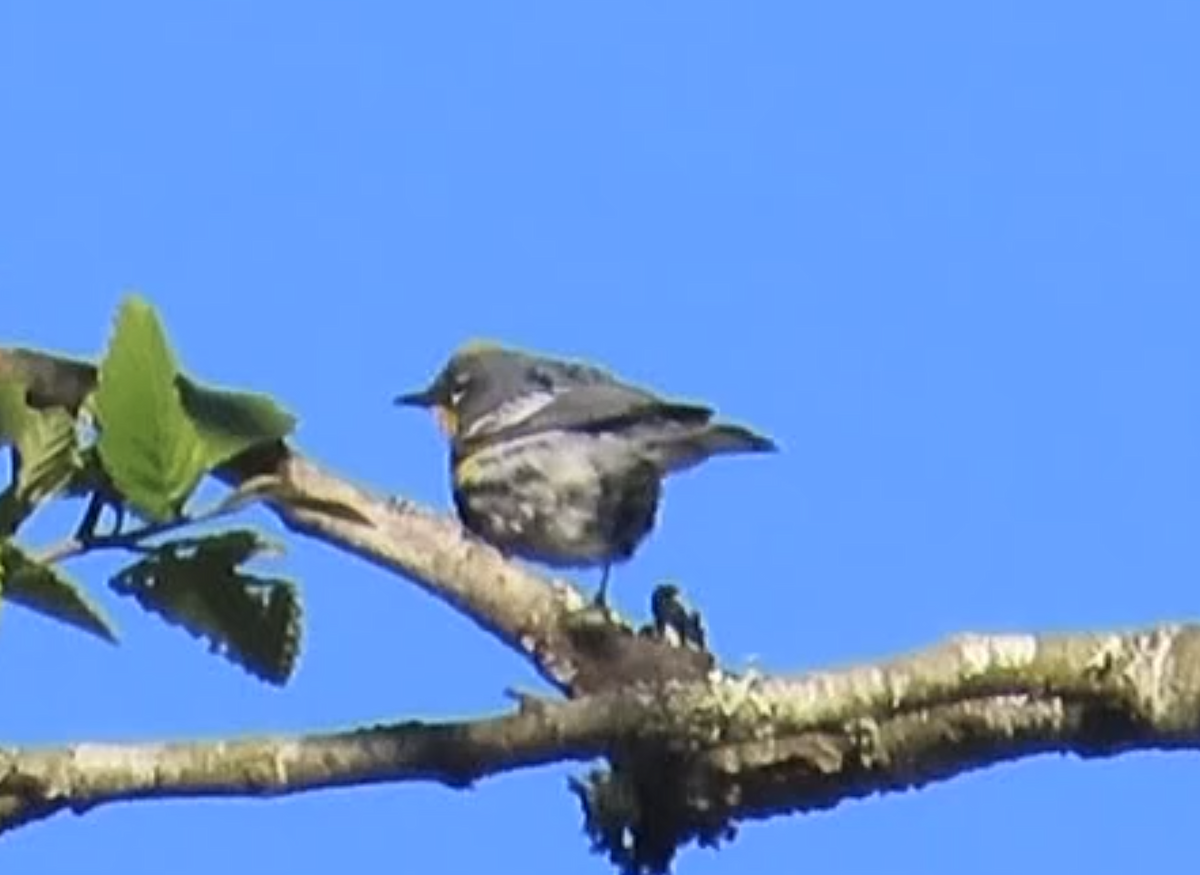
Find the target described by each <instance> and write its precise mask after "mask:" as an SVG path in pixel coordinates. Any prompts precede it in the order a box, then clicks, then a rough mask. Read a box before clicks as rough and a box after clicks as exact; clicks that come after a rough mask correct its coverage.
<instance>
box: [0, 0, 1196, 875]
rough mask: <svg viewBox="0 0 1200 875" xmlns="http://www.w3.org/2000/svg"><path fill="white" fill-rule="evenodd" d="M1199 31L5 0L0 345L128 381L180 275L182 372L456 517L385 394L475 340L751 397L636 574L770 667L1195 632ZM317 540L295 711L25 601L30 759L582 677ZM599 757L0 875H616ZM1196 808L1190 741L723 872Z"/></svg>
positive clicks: (40, 861) (681, 486)
mask: <svg viewBox="0 0 1200 875" xmlns="http://www.w3.org/2000/svg"><path fill="white" fill-rule="evenodd" d="M1197 27H1200V8H1198V7H1196V6H1195V4H1185V3H1182V2H1178V3H1166V2H1147V3H1140V4H1136V5H1133V4H1118V3H1112V2H1104V0H1101V2H1090V3H1086V4H1085V3H1082V2H1063V3H1055V4H1050V3H1034V2H1006V3H999V2H979V3H969V4H968V3H949V2H946V3H930V2H917V3H904V4H897V3H882V2H877V3H842V4H798V3H784V2H775V3H757V4H718V3H711V2H690V3H679V2H664V3H657V4H645V3H632V2H610V3H605V4H558V3H547V2H526V3H516V4H504V5H501V4H481V3H476V4H469V3H445V4H392V3H385V2H360V3H353V4H315V3H304V2H299V3H296V2H293V3H281V2H261V3H255V4H249V3H238V2H232V0H224V2H218V0H209V2H205V3H198V2H190V3H189V2H180V3H174V4H156V3H149V2H112V3H106V4H103V5H101V4H84V3H74V4H72V3H52V2H45V3H37V4H34V3H24V4H17V3H10V4H5V5H4V6H3V7H0V117H2V118H3V128H4V134H3V137H0V191H2V192H3V195H2V196H0V301H3V308H2V309H3V313H4V326H3V336H2V337H0V341H3V342H21V343H27V344H33V345H38V346H44V347H51V348H55V349H62V350H67V351H70V352H73V353H79V354H92V353H95V352H96V351H97V350H98V349H99V348H100V347H101V345H102V343H103V341H104V338H105V336H106V334H107V331H108V325H109V320H110V318H111V315H112V313H113V312H114V309H115V306H116V304H117V302H118V301H119V299H120V297H121V296H122V295H123V294H124V293H125V292H126V291H128V290H130V289H137V290H139V291H141V292H142V293H143V294H144V295H146V296H147V297H148V298H150V299H151V300H152V301H153V302H154V303H155V304H156V305H157V306H158V308H159V309H160V312H161V314H162V315H163V317H164V319H165V320H166V322H167V325H168V328H169V330H170V332H171V336H172V338H173V340H174V341H175V344H176V346H177V349H178V351H179V353H180V355H181V356H182V358H183V360H184V362H185V364H186V366H187V367H188V368H190V369H191V370H193V371H195V372H196V373H198V374H200V375H202V376H203V377H206V378H208V379H211V380H214V381H218V382H224V383H232V384H236V385H241V386H247V387H250V388H254V389H258V390H261V391H266V392H270V393H272V394H274V395H275V396H276V397H278V398H279V399H280V400H281V401H283V402H284V403H285V404H286V405H287V406H288V407H289V408H290V409H292V410H293V411H295V412H296V413H297V414H298V415H299V416H300V418H301V424H300V429H299V432H298V440H299V443H300V445H301V447H302V448H303V449H304V450H305V451H307V452H309V453H311V454H313V455H314V456H316V457H317V458H319V459H321V460H322V461H324V462H325V463H327V464H329V465H330V466H332V467H334V468H336V469H338V470H340V471H341V472H343V473H344V474H345V475H347V476H348V477H351V478H354V479H356V480H359V481H362V482H366V483H370V484H372V485H373V486H375V487H377V488H378V489H380V490H388V491H393V492H398V493H403V494H405V495H408V496H411V497H414V498H416V499H419V500H422V501H424V502H426V503H429V504H433V505H435V506H437V507H440V508H443V509H448V508H449V503H448V493H447V487H446V482H445V461H444V454H443V453H444V451H443V448H442V446H441V444H440V443H439V441H438V437H437V434H436V432H435V430H434V427H433V425H432V424H431V423H430V422H429V421H428V420H426V419H423V418H422V417H420V416H418V415H417V414H416V413H412V412H405V411H398V410H396V409H394V408H392V407H391V406H390V404H389V399H390V398H391V396H392V395H393V394H395V393H396V392H397V391H400V390H402V389H406V388H409V387H411V386H413V385H416V384H420V383H422V382H423V381H424V380H425V379H426V378H427V377H428V376H429V374H430V373H431V372H432V371H433V370H434V369H435V368H436V367H437V366H438V365H439V364H440V363H441V361H442V359H443V357H444V356H445V355H446V354H447V352H448V351H449V350H450V349H451V348H452V347H454V346H455V345H457V344H458V343H460V342H461V341H463V340H465V339H467V338H471V337H478V336H487V337H494V338H500V339H503V340H506V341H508V342H512V343H518V344H522V345H527V346H534V347H537V348H541V349H547V350H552V351H556V352H561V353H565V354H570V355H577V356H583V357H588V358H593V359H596V360H599V361H602V362H604V363H606V364H607V365H609V366H611V367H613V368H615V369H617V370H618V371H620V372H621V373H623V374H625V375H627V376H629V377H631V378H633V379H637V380H639V381H642V382H645V383H648V384H650V385H653V386H655V387H657V388H659V389H661V390H663V391H667V392H670V393H673V394H680V395H684V396H691V397H696V398H703V399H706V400H708V401H710V402H712V403H713V404H715V405H717V406H718V407H719V408H720V409H721V410H722V411H723V412H724V413H726V414H727V415H729V416H730V417H732V418H735V419H739V420H743V421H745V422H748V423H751V424H753V425H755V426H756V427H759V428H761V429H763V430H765V431H767V432H769V433H770V434H772V435H773V436H774V437H776V438H777V439H778V440H779V442H780V443H781V444H782V446H783V448H784V452H783V453H782V454H780V455H779V456H776V457H772V458H766V459H763V458H753V459H729V460H721V461H718V462H714V463H713V464H711V465H710V466H708V467H706V468H703V469H701V470H698V471H695V472H692V473H689V474H686V475H684V476H682V477H681V478H679V479H678V480H676V481H674V482H672V483H671V484H670V485H669V487H668V494H667V499H666V503H665V506H664V510H663V515H662V518H661V523H660V527H659V530H658V532H657V533H656V534H655V536H654V537H653V539H652V540H651V541H650V542H649V543H647V545H646V546H645V548H644V549H643V551H642V552H641V554H640V555H639V557H638V559H637V560H636V562H635V563H633V564H632V565H630V566H628V567H627V568H625V569H623V570H621V571H619V572H618V574H617V576H616V577H615V578H614V587H615V597H616V599H617V600H618V603H619V604H621V605H622V606H623V607H625V608H627V609H629V610H631V611H641V610H642V609H643V607H644V603H645V598H646V595H647V594H648V592H649V589H650V586H651V584H652V583H654V582H656V581H659V580H661V579H663V578H667V577H669V578H673V579H676V580H678V581H680V582H681V583H682V584H683V585H684V587H685V588H686V589H687V590H688V591H689V592H690V593H691V594H692V596H693V597H694V598H695V599H696V600H697V601H698V602H699V603H700V604H701V605H702V607H703V608H704V610H705V611H706V614H707V616H708V619H709V624H710V626H711V628H712V631H713V637H714V644H715V646H716V648H717V649H718V651H719V652H720V654H721V656H722V658H723V659H724V660H725V661H726V662H728V663H729V664H730V665H732V666H746V665H750V664H754V665H758V666H759V667H761V668H763V669H767V670H777V671H802V670H804V669H805V668H810V667H816V666H827V665H839V664H846V663H851V662H855V661H860V660H869V659H875V658H882V657H886V656H889V655H892V654H894V653H897V652H899V651H902V650H908V649H911V648H915V647H920V646H923V645H926V644H931V643H933V642H935V641H937V640H940V639H941V638H942V637H943V636H945V635H947V634H950V633H952V632H955V631H960V630H973V631H1001V630H1040V631H1052V630H1073V629H1087V628H1094V627H1122V626H1129V625H1134V624H1142V623H1150V622H1155V621H1160V620H1166V619H1179V618H1188V617H1191V616H1193V615H1194V612H1195V608H1196V605H1197V602H1198V601H1200V547H1198V546H1197V545H1198V544H1200V537H1198V535H1200V352H1198V351H1197V349H1198V345H1197V343H1196V334H1197V329H1198V328H1200V295H1197V292H1196V288H1197V284H1198V282H1200V254H1197V253H1198V252H1200V250H1198V249H1197V246H1196V236H1197V231H1198V229H1200V165H1198V164H1197V159H1196V156H1197V155H1198V154H1200V125H1197V122H1196V114H1195V112H1194V104H1195V91H1196V85H1197V83H1198V82H1200V57H1198V56H1197V55H1196V52H1195V46H1194V38H1193V36H1194V34H1195V32H1196V29H1197ZM68 522H69V521H68V520H67V519H66V518H63V517H55V518H52V519H50V520H48V524H47V525H46V526H43V527H40V528H39V529H38V530H37V531H36V532H35V534H36V535H37V536H38V538H41V539H48V538H50V537H52V536H53V535H54V533H55V531H57V529H56V526H65V525H67V524H68ZM293 544H294V546H293V548H292V550H291V551H290V553H289V555H288V556H287V557H286V558H285V559H284V560H282V561H280V562H279V563H277V565H276V566H275V568H276V569H277V570H278V571H280V572H285V571H286V572H287V573H291V574H294V575H296V576H297V577H299V578H300V579H301V580H302V582H303V585H304V588H305V594H306V598H307V604H308V614H309V618H310V624H309V626H308V638H307V641H306V647H305V651H304V654H303V661H302V664H301V666H300V669H299V673H298V675H297V677H296V679H295V681H294V683H293V684H292V685H291V686H290V687H288V688H286V689H284V690H276V689H273V688H269V687H266V686H263V685H260V684H258V683H257V682H256V681H254V680H252V679H251V678H249V677H248V676H246V675H243V674H242V673H240V672H239V671H237V670H236V669H234V668H232V667H230V666H228V665H226V664H225V663H223V662H220V661H217V660H215V659H213V658H211V657H209V656H208V655H207V654H206V653H205V652H204V651H203V648H202V647H199V646H197V645H196V644H195V642H193V641H191V640H190V639H188V638H187V637H186V636H185V635H183V634H182V633H179V632H177V631H175V630H172V629H168V628H166V627H165V626H163V625H161V624H159V623H157V622H156V621H154V620H152V619H151V618H148V617H144V616H142V615H140V614H139V612H138V611H137V609H136V608H135V607H134V606H132V605H130V604H127V603H123V602H116V600H115V598H108V599H107V603H108V604H109V605H111V606H112V609H113V612H114V614H115V615H116V617H117V619H118V621H119V622H120V624H121V627H122V629H123V632H124V642H123V644H122V646H121V647H119V648H110V647H107V646H105V645H102V644H100V643H97V642H95V641H93V640H90V639H87V638H84V637H82V636H78V635H75V634H72V633H71V632H69V631H68V630H65V629H60V628H58V627H55V626H53V625H51V624H49V623H47V622H45V621H42V620H40V619H39V618H36V617H32V616H30V615H28V614H25V613H22V612H19V611H17V610H6V611H4V612H3V614H2V619H0V665H2V666H4V667H5V669H6V670H5V674H4V677H5V689H6V702H7V703H8V706H7V707H6V708H5V713H4V717H3V719H2V720H0V740H3V741H4V742H5V743H12V742H22V743H32V742H46V743H49V742H65V741H71V740H88V739H90V740H100V739H104V740H118V739H120V740H136V739H158V738H177V737H178V738H185V737H217V736H223V735H230V734H237V733H243V732H261V731H294V730H301V729H306V728H308V729H315V728H330V727H338V726H349V725H354V724H355V723H358V722H365V721H378V720H384V719H389V718H399V717H410V716H417V717H428V718H446V717H465V716H469V715H476V714H482V713H486V712H491V711H495V710H497V709H501V708H504V707H506V706H507V704H508V703H507V702H506V700H505V699H504V698H503V696H502V691H503V689H504V688H505V687H506V686H509V685H512V684H527V685H528V684H533V683H536V681H535V679H534V677H533V675H532V673H531V671H530V670H529V669H528V668H527V667H526V666H525V665H524V664H523V663H522V662H520V661H519V660H518V659H517V658H516V657H515V656H512V655H510V654H508V653H507V652H506V651H504V650H502V649H501V648H500V647H499V645H497V644H495V643H494V642H492V641H491V640H490V639H486V638H484V637H482V636H481V635H480V634H479V633H478V632H477V631H476V630H475V628H474V627H473V626H471V624H469V623H468V622H466V621H465V620H463V619H461V618H459V617H457V616H456V615H454V614H453V613H452V612H451V611H449V609H447V608H445V607H444V606H442V605H441V604H440V603H436V602H434V601H432V600H431V599H429V598H428V597H426V596H424V595H422V594H421V593H420V592H418V591H417V590H416V588H414V587H412V586H411V585H409V584H408V583H406V582H405V581H402V580H399V579H396V578H393V577H390V576H388V575H386V574H384V573H383V572H381V571H378V570H376V569H374V568H371V567H368V566H366V565H365V564H364V563H361V562H359V561H356V560H353V559H349V558H346V557H343V556H341V555H339V554H337V553H335V552H334V551H332V550H330V549H328V548H325V547H321V546H318V545H314V544H306V543H303V542H296V541H293ZM111 567H112V566H111V565H110V564H109V562H108V560H91V559H88V560H85V561H82V562H78V563H76V564H75V566H73V570H75V571H76V572H77V573H78V574H79V575H81V576H83V577H84V578H86V579H88V580H89V581H91V582H93V583H95V584H97V585H99V584H100V583H101V582H102V579H103V578H102V574H103V572H104V570H105V569H106V568H111ZM582 580H583V581H584V583H585V584H586V585H587V586H589V587H590V586H593V585H594V583H595V575H583V576H582ZM573 771H575V770H574V769H555V768H550V769H543V770H539V771H536V772H528V773H523V774H519V775H514V776H508V777H504V778H502V779H497V780H494V781H490V782H485V783H484V784H482V785H480V786H479V787H478V789H476V790H474V791H472V792H469V793H458V792H452V791H448V790H444V789H440V788H436V787H423V786H411V785H405V786H397V787H376V788H372V789H365V790H344V791H338V792H329V793H322V794H317V795H312V796H308V797H304V798H299V799H291V800H284V801H273V802H205V803H190V802H177V803H171V804H140V805H130V806H123V807H113V808H105V809H102V810H100V811H97V812H94V813H92V814H89V815H87V816H85V817H82V818H74V817H68V816H60V817H59V818H56V819H55V820H53V821H50V822H46V823H43V824H40V825H37V826H34V827H31V828H28V829H25V830H22V831H20V832H18V833H15V834H13V835H12V836H10V837H8V838H6V839H4V840H3V842H0V862H2V863H3V865H4V868H6V869H10V870H12V871H23V872H62V871H70V870H72V869H75V868H78V867H80V866H84V865H86V866H87V867H88V868H89V869H90V870H91V871H101V872H107V871H121V872H123V873H125V875H142V873H152V872H159V871H162V869H163V868H164V867H166V866H169V867H170V868H171V870H172V871H174V872H176V873H178V875H190V873H201V872H205V873H207V872H211V871H214V869H215V868H217V867H224V868H226V869H229V868H231V867H236V868H237V869H238V870H239V871H241V870H245V871H251V870H252V869H253V870H258V871H290V872H294V873H308V872H312V873H316V872H325V871H329V870H330V868H331V867H335V866H336V867H339V868H348V869H353V870H354V871H357V872H363V873H374V872H392V871H396V869H397V866H399V867H400V868H401V869H411V870H412V871H446V872H465V871H477V870H479V869H481V868H483V867H487V868H489V869H498V870H501V871H504V870H513V871H515V870H517V869H518V868H520V869H522V870H525V869H530V870H532V871H555V870H560V869H563V868H567V869H569V870H570V871H573V872H604V871H608V868H607V864H606V863H605V862H604V861H602V860H600V859H599V858H595V857H590V856H588V855H587V852H586V850H585V841H584V839H583V837H582V836H581V835H580V833H579V817H578V809H577V807H576V805H575V803H574V801H573V800H572V799H571V798H570V797H569V796H568V794H567V793H566V790H565V780H566V777H567V775H568V774H570V773H572V772H573ZM1198 781H1200V763H1197V760H1196V757H1194V756H1192V755H1188V754H1176V755H1172V756H1169V757H1168V756H1159V755H1137V756H1129V757H1126V758H1123V759H1121V760H1118V761H1106V762H1092V763H1082V762H1080V761H1077V760H1074V759H1064V758H1061V757H1046V758H1042V759H1039V760H1036V761H1027V762H1022V763H1019V764H1014V765H1008V766H1005V767H1002V768H997V769H993V770H990V771H987V772H983V773H979V774H975V775H972V776H969V777H965V778H960V779H957V780H955V781H953V782H951V783H948V784H942V785H939V786H936V787H933V788H930V789H927V790H925V791H924V792H921V793H916V794H908V795H904V796H893V797H887V798H876V799H871V800H867V801H864V802H855V803H850V804H847V805H845V806H843V807H841V808H839V809H838V810H836V811H834V812H832V813H825V814H819V815H814V816H812V817H807V818H803V819H799V818H796V819H791V820H787V821H774V822H771V823H768V824H762V825H753V826H749V827H746V828H744V829H743V830H742V833H741V835H740V837H739V839H738V841H737V842H736V843H735V844H733V845H731V846H730V847H729V848H727V849H726V850H725V851H723V852H721V853H718V854H713V853H711V852H708V851H699V850H696V849H690V850H687V851H685V852H684V854H683V856H682V857H681V858H680V861H679V864H680V868H679V871H682V872H688V873H704V872H743V871H762V872H776V871H791V870H792V869H794V868H796V867H798V866H803V867H804V868H806V869H813V870H819V869H827V868H830V867H831V866H832V867H834V868H836V869H837V870H839V871H847V872H867V871H878V870H880V869H882V868H886V869H887V870H888V871H899V872H923V873H933V875H936V873H957V872H961V871H964V870H968V869H969V870H970V871H972V872H975V873H977V875H978V873H992V872H996V873H999V872H1009V871H1011V870H1012V867H1013V866H1016V865H1022V866H1029V865H1031V863H1033V862H1034V861H1036V865H1037V868H1039V869H1044V870H1045V871H1051V870H1055V869H1057V870H1062V871H1071V872H1075V871H1089V870H1093V871H1114V870H1116V869H1118V868H1121V867H1134V866H1137V867H1139V868H1141V867H1146V868H1148V869H1154V868H1156V867H1160V866H1161V867H1168V866H1173V867H1179V866H1181V865H1184V864H1185V862H1190V860H1191V850H1190V848H1189V847H1188V846H1187V843H1186V841H1185V840H1184V839H1183V837H1184V836H1187V835H1190V834H1191V832H1192V831H1193V829H1194V815H1193V812H1194V798H1193V797H1194V793H1193V790H1194V788H1195V786H1196V784H1197V782H1198ZM468 837H469V838H468ZM198 839H199V840H198Z"/></svg>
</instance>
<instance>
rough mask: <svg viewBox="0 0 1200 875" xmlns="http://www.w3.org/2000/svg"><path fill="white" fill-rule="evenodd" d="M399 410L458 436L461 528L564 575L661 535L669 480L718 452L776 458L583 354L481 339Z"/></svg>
mask: <svg viewBox="0 0 1200 875" xmlns="http://www.w3.org/2000/svg"><path fill="white" fill-rule="evenodd" d="M393 403H394V404H396V405H398V406H404V407H416V408H423V409H427V410H430V411H431V412H432V413H433V414H434V417H435V419H436V420H437V422H438V424H439V426H440V427H441V430H442V431H443V432H444V433H445V436H446V437H447V438H448V442H449V469H450V480H451V485H452V498H453V503H454V507H455V511H456V513H457V516H458V519H459V521H460V522H461V523H462V524H463V525H464V527H465V528H466V529H467V530H468V531H470V532H471V533H472V534H473V535H475V536H476V537H478V538H480V539H481V540H483V541H484V542H486V543H488V544H490V545H491V546H493V547H495V548H496V549H498V550H499V551H500V552H501V553H502V554H504V555H505V556H508V557H512V556H516V557H519V558H521V559H524V560H527V561H532V562H536V563H540V564H542V565H544V566H547V567H550V568H556V569H566V568H576V569H579V568H596V567H600V568H601V569H602V574H601V579H600V586H599V589H598V591H597V593H596V596H595V598H594V602H595V603H596V604H597V605H601V606H603V605H607V603H608V587H609V576H610V573H611V571H612V568H613V566H614V565H618V564H622V563H625V562H628V561H629V560H630V559H632V558H633V556H634V555H635V554H636V552H637V550H638V548H639V547H640V546H641V544H642V543H643V542H644V541H645V540H646V538H647V537H648V536H649V535H650V533H651V532H652V531H653V530H654V529H655V527H656V524H657V519H658V513H659V507H660V504H661V501H662V496H663V483H664V481H665V480H666V479H667V478H668V477H669V476H672V475H675V474H678V473H680V472H683V471H686V470H689V469H691V468H694V467H696V466H697V465H699V464H701V463H703V462H705V461H707V460H708V459H710V458H712V457H714V456H720V455H730V454H761V453H774V452H777V451H778V449H779V448H778V445H777V444H776V443H775V441H774V440H772V439H771V438H769V437H766V436H764V435H762V434H760V433H758V432H756V431H753V430H751V429H750V428H747V427H745V426H742V425H737V424H734V423H729V422H721V421H717V420H716V419H715V416H716V413H715V411H714V410H713V408H712V407H709V406H707V405H704V404H698V403H694V402H690V401H682V400H676V399H672V398H666V397H663V396H661V395H659V394H657V393H655V392H652V391H650V390H649V389H646V388H642V387H640V386H637V385H634V384H632V383H629V382H626V381H625V380H622V379H620V378H619V377H618V376H617V375H616V374H615V373H613V372H612V371H610V370H608V369H606V368H603V367H600V366H598V365H593V364H590V363H587V362H584V361H581V360H577V359H572V358H566V357H562V356H558V355H550V354H545V353H537V352H532V351H526V350H522V349H518V348H516V347H513V346H508V345H504V344H501V343H497V342H494V341H472V342H468V343H465V344H463V345H461V346H459V347H458V348H457V349H456V350H454V351H453V352H452V354H451V355H450V357H449V358H448V359H447V360H446V361H445V363H444V364H443V365H442V367H441V368H440V370H439V371H438V372H437V373H436V375H435V376H434V377H433V379H432V381H431V382H430V383H428V385H426V386H425V387H424V388H422V389H418V390H416V391H411V392H407V393H404V394H401V395H397V396H395V397H394V398H393Z"/></svg>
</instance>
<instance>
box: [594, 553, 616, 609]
mask: <svg viewBox="0 0 1200 875" xmlns="http://www.w3.org/2000/svg"><path fill="white" fill-rule="evenodd" d="M610 571H612V565H611V564H608V565H605V566H604V573H603V574H601V575H600V589H599V590H597V591H596V597H595V598H594V599H592V604H593V605H594V606H595V607H597V608H607V607H608V574H609V572H610Z"/></svg>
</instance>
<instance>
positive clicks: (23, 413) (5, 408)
mask: <svg viewBox="0 0 1200 875" xmlns="http://www.w3.org/2000/svg"><path fill="white" fill-rule="evenodd" d="M25 391H26V390H25V383H24V382H22V381H21V380H19V379H16V378H14V377H7V376H0V446H7V445H9V444H13V445H15V444H16V442H17V439H18V438H20V436H21V432H23V431H24V430H25V421H26V419H28V417H29V405H28V404H27V403H26V402H25Z"/></svg>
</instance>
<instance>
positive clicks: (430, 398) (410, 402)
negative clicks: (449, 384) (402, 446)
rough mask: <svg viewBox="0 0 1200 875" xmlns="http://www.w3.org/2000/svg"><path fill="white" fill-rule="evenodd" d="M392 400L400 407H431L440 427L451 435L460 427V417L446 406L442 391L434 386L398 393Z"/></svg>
mask: <svg viewBox="0 0 1200 875" xmlns="http://www.w3.org/2000/svg"><path fill="white" fill-rule="evenodd" d="M392 402H393V403H394V404H396V405H397V406H400V407H423V408H425V409H431V410H432V411H433V416H434V418H435V419H436V420H437V424H438V427H439V428H441V430H442V431H443V432H445V433H446V434H447V435H448V436H450V437H453V436H454V433H455V431H456V429H457V428H458V417H457V416H455V414H454V411H453V410H451V409H450V408H449V407H447V406H446V404H445V402H444V401H443V400H442V398H441V395H440V393H438V392H437V391H436V390H435V389H434V388H433V387H432V386H431V387H429V388H427V389H421V390H419V391H417V392H408V393H407V394H404V395H397V396H396V397H395V398H393V399H392Z"/></svg>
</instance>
